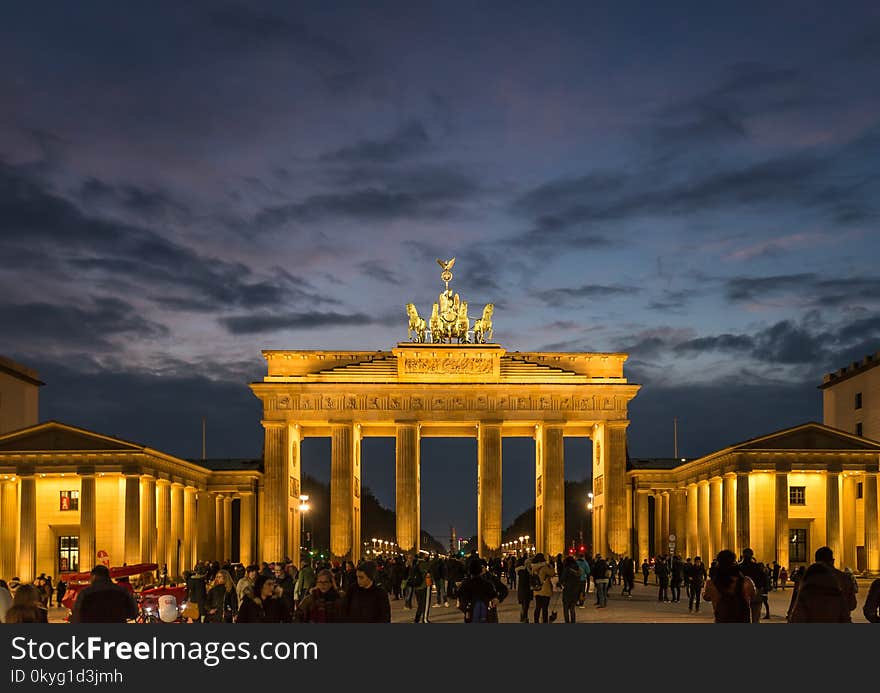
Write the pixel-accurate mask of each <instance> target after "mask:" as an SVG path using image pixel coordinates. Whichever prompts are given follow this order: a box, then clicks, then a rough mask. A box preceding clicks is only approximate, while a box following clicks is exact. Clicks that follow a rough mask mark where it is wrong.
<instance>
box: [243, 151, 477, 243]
mask: <svg viewBox="0 0 880 693" xmlns="http://www.w3.org/2000/svg"><path fill="white" fill-rule="evenodd" d="M334 176H335V177H336V179H337V180H336V185H335V186H334V189H336V190H339V188H340V186H342V187H345V186H346V185H347V184H351V185H354V186H355V187H354V188H353V189H347V190H341V191H339V192H324V193H317V194H314V195H310V196H308V197H306V198H305V199H303V200H300V201H298V202H290V203H285V204H281V205H273V206H271V207H266V208H264V209H262V210H261V211H260V212H258V213H257V215H256V216H255V217H254V219H253V222H252V223H251V225H250V226H251V228H253V229H255V230H257V231H269V230H273V229H276V228H279V227H281V226H284V225H286V224H289V223H295V224H296V223H299V224H304V223H310V222H317V221H322V220H325V219H334V218H348V219H353V220H356V221H359V222H365V221H373V222H375V221H391V220H395V219H420V218H431V219H436V218H443V217H449V216H452V215H454V214H456V213H458V212H459V211H460V209H461V205H462V204H463V203H464V202H466V201H468V200H470V199H471V198H473V197H474V196H475V195H476V194H477V193H478V192H480V190H481V185H480V184H479V183H478V182H477V181H476V180H475V179H473V178H471V177H470V176H469V175H467V174H465V173H464V172H462V171H460V170H458V169H457V168H455V167H453V166H447V165H443V166H435V165H425V166H416V167H409V168H403V169H384V168H382V169H377V168H369V169H355V170H351V169H347V170H345V171H344V172H342V173H337V174H334Z"/></svg>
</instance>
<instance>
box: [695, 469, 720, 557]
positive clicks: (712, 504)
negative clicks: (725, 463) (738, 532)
mask: <svg viewBox="0 0 880 693" xmlns="http://www.w3.org/2000/svg"><path fill="white" fill-rule="evenodd" d="M722 491H723V489H722V488H721V477H720V476H713V477H712V478H711V479H709V555H708V556H702V555H701V556H700V558H704V559H706V563H707V564H708V563H711V561H712V557H714V556H717V555H718V552H719V551H721V549H723V548H724V547H723V546H722V545H721V494H722Z"/></svg>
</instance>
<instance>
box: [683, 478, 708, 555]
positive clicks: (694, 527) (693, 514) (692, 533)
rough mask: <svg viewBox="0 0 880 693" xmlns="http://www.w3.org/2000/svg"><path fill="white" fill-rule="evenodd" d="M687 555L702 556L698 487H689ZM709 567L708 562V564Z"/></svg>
mask: <svg viewBox="0 0 880 693" xmlns="http://www.w3.org/2000/svg"><path fill="white" fill-rule="evenodd" d="M687 554H688V555H689V556H698V555H699V554H700V538H699V524H698V522H697V485H696V484H695V483H691V484H688V486H687ZM706 563H707V565H708V561H707V562H706Z"/></svg>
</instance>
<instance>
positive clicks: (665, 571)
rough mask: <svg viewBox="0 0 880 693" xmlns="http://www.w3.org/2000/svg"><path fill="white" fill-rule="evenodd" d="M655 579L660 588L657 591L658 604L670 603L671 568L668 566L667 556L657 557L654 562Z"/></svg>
mask: <svg viewBox="0 0 880 693" xmlns="http://www.w3.org/2000/svg"><path fill="white" fill-rule="evenodd" d="M654 577H655V578H656V579H657V584H658V585H659V586H660V587H659V589H658V591H657V601H658V602H668V601H669V592H668V589H669V566H668V565H667V564H666V556H662V555H661V556H657V558H656V559H655V560H654Z"/></svg>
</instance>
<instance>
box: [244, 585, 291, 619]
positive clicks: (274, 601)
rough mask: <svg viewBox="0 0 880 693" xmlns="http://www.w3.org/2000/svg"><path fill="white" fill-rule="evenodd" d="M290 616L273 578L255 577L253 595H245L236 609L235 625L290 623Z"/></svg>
mask: <svg viewBox="0 0 880 693" xmlns="http://www.w3.org/2000/svg"><path fill="white" fill-rule="evenodd" d="M290 621H291V618H290V615H289V613H288V611H287V609H286V607H285V605H284V601H283V600H282V599H281V588H279V587H278V586H277V585H276V584H275V578H272V577H267V576H266V575H263V574H260V575H257V579H256V580H255V581H254V591H253V595H247V596H245V598H244V601H243V602H242V603H241V604H240V605H239V607H238V616H237V617H236V619H235V622H236V623H290Z"/></svg>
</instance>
